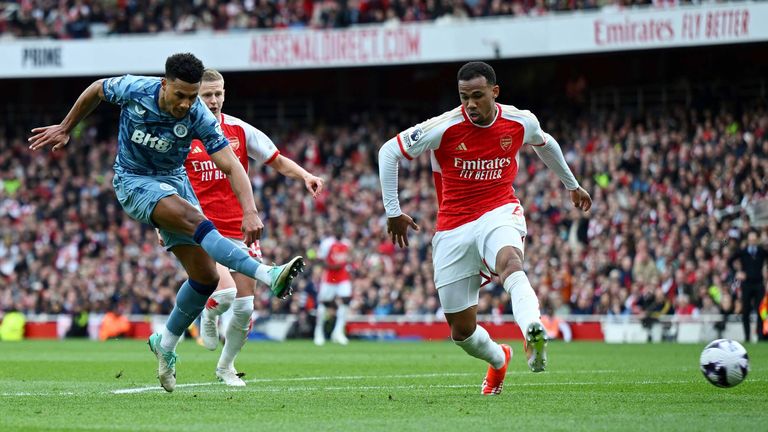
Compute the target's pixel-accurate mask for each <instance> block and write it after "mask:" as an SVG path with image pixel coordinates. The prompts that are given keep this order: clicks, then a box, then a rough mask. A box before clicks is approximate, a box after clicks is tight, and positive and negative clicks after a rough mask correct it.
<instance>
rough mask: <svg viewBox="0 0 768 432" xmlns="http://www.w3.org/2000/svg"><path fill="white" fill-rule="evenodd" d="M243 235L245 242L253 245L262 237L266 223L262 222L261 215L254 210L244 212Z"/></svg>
mask: <svg viewBox="0 0 768 432" xmlns="http://www.w3.org/2000/svg"><path fill="white" fill-rule="evenodd" d="M241 229H242V230H243V236H244V239H243V241H245V244H247V245H251V244H253V243H255V242H256V240H258V239H260V238H261V231H262V230H263V229H264V224H263V223H262V222H261V219H260V218H259V215H258V214H257V213H256V212H255V211H254V212H247V213H245V214H243V225H242V228H241Z"/></svg>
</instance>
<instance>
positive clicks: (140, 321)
mask: <svg viewBox="0 0 768 432" xmlns="http://www.w3.org/2000/svg"><path fill="white" fill-rule="evenodd" d="M102 317H103V314H90V316H89V319H88V326H87V327H88V334H89V335H90V338H91V339H96V336H97V335H98V330H99V326H100V324H101V319H102ZM166 319H167V316H166V315H130V316H129V320H130V322H131V330H130V331H129V333H128V334H127V335H126V337H129V338H136V339H143V338H146V337H148V336H149V335H150V334H151V333H152V332H153V331H154V330H156V329H158V328H159V327H160V326H162V325H163V324H164V323H165V320H166ZM544 321H545V325H546V326H547V328H548V330H549V331H550V333H551V334H552V335H553V338H554V339H556V340H565V341H566V342H567V341H571V340H585V341H604V342H607V343H648V342H679V343H703V342H707V341H711V340H713V339H719V338H727V339H733V340H737V341H742V340H743V335H744V333H743V329H742V324H741V320H740V316H728V317H727V318H725V319H724V318H723V317H722V316H721V315H699V316H691V315H685V316H679V315H669V316H663V317H660V318H658V319H648V318H645V317H644V316H642V315H621V316H609V315H563V316H557V317H556V319H555V320H553V319H552V318H550V317H544ZM296 322H297V317H296V316H294V315H272V316H270V317H269V318H262V319H258V320H256V322H255V324H254V327H253V330H252V334H251V339H265V340H285V339H287V338H288V336H289V333H290V331H291V328H292V327H293V326H294V324H295V323H296ZM478 322H479V323H481V324H482V325H483V327H485V328H486V330H488V333H489V334H490V335H491V337H493V338H494V339H518V340H521V339H522V333H521V332H520V329H519V327H518V326H517V324H516V323H515V320H514V317H513V316H512V315H480V316H478ZM71 325H72V316H71V315H67V314H61V315H52V314H40V315H28V316H27V325H26V333H25V337H26V338H30V339H56V338H58V339H63V338H65V337H66V334H67V332H68V330H69V328H70V327H71ZM753 325H754V320H753ZM347 332H348V333H349V335H350V337H352V338H355V339H365V340H448V339H449V338H450V329H449V327H448V325H447V324H446V322H445V319H444V318H442V317H440V316H437V315H413V316H409V315H388V316H375V315H357V316H352V317H350V318H349V320H348V323H347Z"/></svg>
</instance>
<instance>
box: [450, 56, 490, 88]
mask: <svg viewBox="0 0 768 432" xmlns="http://www.w3.org/2000/svg"><path fill="white" fill-rule="evenodd" d="M477 77H485V80H486V81H488V84H489V85H496V72H494V70H493V68H492V67H491V65H489V64H488V63H484V62H480V61H474V62H469V63H467V64H465V65H464V66H462V67H461V69H459V73H458V74H456V78H457V79H458V80H459V81H469V80H471V79H473V78H477Z"/></svg>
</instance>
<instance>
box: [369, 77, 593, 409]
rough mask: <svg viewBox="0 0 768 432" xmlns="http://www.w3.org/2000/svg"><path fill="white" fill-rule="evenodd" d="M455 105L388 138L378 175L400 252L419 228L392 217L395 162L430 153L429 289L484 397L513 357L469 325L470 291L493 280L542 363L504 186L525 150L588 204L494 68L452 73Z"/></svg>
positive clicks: (537, 322)
mask: <svg viewBox="0 0 768 432" xmlns="http://www.w3.org/2000/svg"><path fill="white" fill-rule="evenodd" d="M457 78H458V89H459V98H460V99H461V106H459V107H456V108H455V109H453V110H451V111H448V112H446V113H444V114H442V115H440V116H438V117H435V118H432V119H430V120H427V121H425V122H423V123H420V124H418V125H416V126H413V127H411V128H410V129H407V130H405V131H404V132H401V133H399V134H398V135H397V136H396V137H394V138H392V139H390V140H389V141H387V142H386V143H385V144H384V145H383V146H382V148H381V150H380V151H379V175H380V180H381V190H382V195H383V200H384V207H385V209H386V212H387V217H388V220H387V232H388V233H389V235H390V238H391V239H392V241H393V242H394V243H397V244H399V245H400V247H406V246H408V237H407V234H408V228H412V229H414V230H417V231H418V230H419V226H418V225H417V224H416V223H415V222H414V221H413V219H412V218H411V217H410V216H408V215H407V214H405V213H403V212H402V211H401V210H400V203H399V201H398V197H397V172H398V162H399V161H400V160H402V159H403V158H405V159H412V158H414V157H416V156H419V155H420V154H422V153H424V152H427V151H429V154H430V157H431V161H432V171H433V175H434V179H435V187H436V188H437V199H438V204H439V209H438V215H437V225H436V231H437V232H436V233H435V236H434V237H433V239H432V260H433V263H434V268H435V273H434V279H435V286H436V287H437V290H438V296H439V298H440V304H441V306H442V308H443V311H444V312H445V317H446V319H447V321H448V325H449V326H450V327H451V338H452V339H453V341H454V342H455V343H456V344H457V345H458V346H460V347H461V348H462V349H463V350H464V351H466V352H467V354H469V355H471V356H473V357H477V358H479V359H482V360H485V361H486V362H488V363H489V367H488V373H487V374H486V376H485V380H484V381H483V384H482V387H481V393H482V394H485V395H497V394H500V393H501V391H502V385H503V383H504V377H505V375H506V371H507V365H508V364H509V360H510V358H511V357H512V349H511V348H510V347H509V346H508V345H499V344H497V343H496V342H494V341H493V340H491V338H490V336H489V335H488V332H487V331H486V330H485V329H484V328H483V327H481V326H478V325H477V301H478V292H479V289H480V287H481V286H482V285H484V283H483V281H485V283H487V282H488V281H490V279H491V277H492V276H498V278H499V280H500V281H502V283H503V285H504V289H505V290H506V291H507V292H509V294H510V297H511V299H512V311H513V313H514V315H515V320H516V321H517V324H518V325H519V326H520V329H521V330H522V331H523V334H524V336H525V351H526V354H527V357H528V366H529V368H530V369H531V370H532V371H533V372H541V371H543V370H544V368H545V366H546V360H547V357H546V344H547V339H546V333H545V330H544V327H543V326H542V324H541V317H540V312H539V302H538V299H537V297H536V294H535V292H534V291H533V288H532V287H531V284H530V282H529V281H528V277H527V276H526V274H525V272H524V271H523V251H524V248H523V243H524V240H525V236H526V233H527V229H526V224H525V216H524V214H523V207H522V205H521V203H520V200H519V199H518V198H517V197H516V196H515V189H514V188H513V187H512V184H513V182H514V180H515V177H516V176H517V172H518V170H519V168H520V167H519V166H518V163H519V159H518V152H519V151H520V150H521V149H522V148H523V146H524V145H530V146H532V147H533V149H534V151H535V152H536V154H537V155H538V156H539V157H540V158H541V160H542V161H544V163H545V164H546V165H547V167H548V168H549V169H551V170H552V171H554V172H555V173H556V174H557V175H558V177H560V180H561V181H562V182H563V184H564V185H565V187H566V189H568V191H569V193H570V198H571V201H572V202H573V205H574V206H576V207H578V208H579V209H581V210H583V211H585V212H586V211H588V210H589V209H590V207H591V206H592V198H591V197H590V196H589V194H588V193H587V191H585V190H584V189H583V188H581V187H580V186H579V183H578V181H577V180H576V178H575V177H574V176H573V173H572V172H571V170H570V169H569V168H568V165H567V164H566V162H565V159H564V158H563V153H562V151H561V150H560V146H559V145H558V143H557V141H555V139H554V138H552V137H551V136H550V135H549V134H547V133H546V132H544V131H543V130H541V126H540V125H539V121H538V119H537V118H536V116H534V115H533V114H531V112H530V111H526V110H520V109H518V108H515V107H514V106H511V105H501V104H499V103H496V98H497V97H498V96H499V86H498V84H497V83H496V73H495V72H494V70H493V68H492V67H491V66H489V65H488V64H486V63H483V62H470V63H467V64H465V65H464V66H462V67H461V69H460V70H459V73H458V77H457Z"/></svg>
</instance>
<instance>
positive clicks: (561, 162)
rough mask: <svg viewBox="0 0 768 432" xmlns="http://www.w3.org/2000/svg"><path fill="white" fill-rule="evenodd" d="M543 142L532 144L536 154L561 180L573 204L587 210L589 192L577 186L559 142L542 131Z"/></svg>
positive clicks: (590, 202)
mask: <svg viewBox="0 0 768 432" xmlns="http://www.w3.org/2000/svg"><path fill="white" fill-rule="evenodd" d="M543 135H544V142H543V143H542V144H533V150H534V151H535V152H536V155H538V156H539V159H541V160H542V161H543V162H544V164H545V165H546V166H547V168H549V169H550V170H552V171H554V172H555V174H557V176H558V177H559V178H560V181H561V182H563V184H564V185H565V188H566V189H568V191H569V192H570V194H571V202H573V205H574V206H576V207H578V208H580V209H581V210H583V211H585V212H586V211H589V209H590V207H592V197H590V196H589V193H588V192H587V191H586V190H584V188H582V187H581V186H579V182H578V181H577V180H576V177H575V176H574V175H573V172H571V169H570V168H569V167H568V164H567V163H566V162H565V157H564V156H563V151H562V150H561V149H560V144H558V143H557V141H556V140H555V139H554V138H553V137H552V136H551V135H549V134H547V133H544V134H543Z"/></svg>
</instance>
